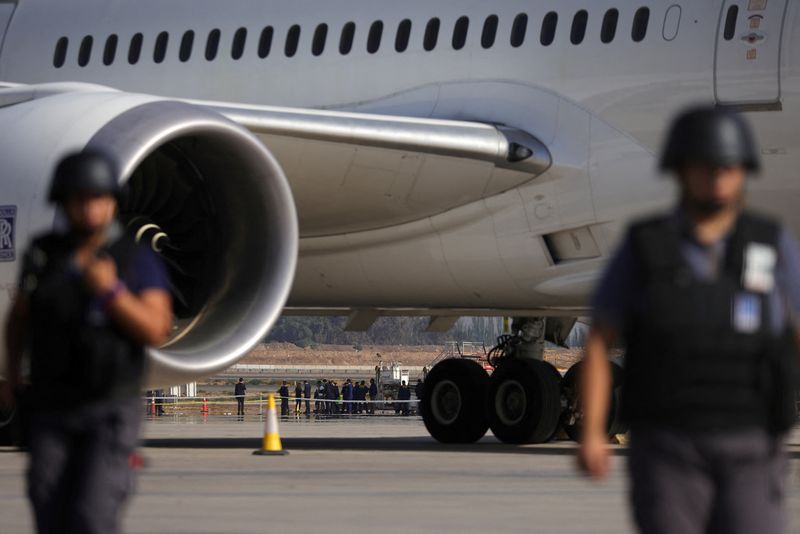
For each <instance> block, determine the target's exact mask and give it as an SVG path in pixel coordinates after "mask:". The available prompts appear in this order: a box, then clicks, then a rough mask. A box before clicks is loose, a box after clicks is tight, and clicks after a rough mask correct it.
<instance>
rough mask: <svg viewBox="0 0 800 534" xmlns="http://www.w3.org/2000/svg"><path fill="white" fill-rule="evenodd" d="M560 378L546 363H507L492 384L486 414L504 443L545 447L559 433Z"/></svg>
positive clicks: (515, 361)
mask: <svg viewBox="0 0 800 534" xmlns="http://www.w3.org/2000/svg"><path fill="white" fill-rule="evenodd" d="M560 393H561V375H560V374H559V373H558V371H557V370H556V369H555V367H553V366H552V365H550V364H549V363H547V362H544V361H539V360H518V359H505V360H504V361H503V362H501V363H500V365H499V366H498V368H497V370H495V372H494V374H492V377H491V379H490V380H489V394H488V395H487V398H488V406H487V408H488V409H487V413H488V415H489V426H490V427H491V429H492V432H493V433H494V435H495V436H496V437H497V438H498V439H499V440H500V441H503V442H505V443H542V442H545V441H548V440H550V439H551V438H552V437H553V436H554V435H555V433H556V431H557V430H558V424H559V416H560V414H561V396H560Z"/></svg>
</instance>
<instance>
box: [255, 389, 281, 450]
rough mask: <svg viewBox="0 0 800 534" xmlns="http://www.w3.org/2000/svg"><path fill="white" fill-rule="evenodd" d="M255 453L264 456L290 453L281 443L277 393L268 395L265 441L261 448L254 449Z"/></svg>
mask: <svg viewBox="0 0 800 534" xmlns="http://www.w3.org/2000/svg"><path fill="white" fill-rule="evenodd" d="M253 454H260V455H263V456H279V455H284V454H289V452H288V451H285V450H283V446H282V445H281V436H280V433H279V432H278V412H277V410H276V409H275V395H273V394H272V393H270V394H269V397H267V420H266V421H265V424H264V441H263V442H262V443H261V449H260V450H257V451H253Z"/></svg>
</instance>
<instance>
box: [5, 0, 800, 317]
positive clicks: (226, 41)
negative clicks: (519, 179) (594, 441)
mask: <svg viewBox="0 0 800 534" xmlns="http://www.w3.org/2000/svg"><path fill="white" fill-rule="evenodd" d="M734 4H736V5H739V4H741V6H740V11H739V12H738V16H737V17H736V19H735V21H734V24H733V28H732V29H733V34H732V35H731V33H730V28H729V27H728V26H730V25H729V24H728V18H729V13H730V12H729V9H730V7H731V5H734ZM746 4H747V2H731V1H729V0H715V1H702V2H694V1H692V2H679V3H676V2H675V1H674V0H668V1H666V0H658V1H650V2H619V1H615V2H612V1H608V0H593V1H592V2H587V1H585V0H584V1H578V0H559V1H558V2H555V1H521V0H514V1H511V0H507V1H503V2H493V3H487V2H463V1H455V0H452V1H450V0H447V1H444V0H441V1H437V2H423V1H417V0H413V1H407V2H375V1H367V0H349V1H347V2H311V1H302V2H290V3H287V2H265V1H263V0H239V1H235V2H212V1H209V0H173V1H171V2H168V3H165V2H162V1H156V0H139V1H135V2H133V1H131V2H108V1H107V0H81V1H74V2H69V3H68V4H67V3H63V2H51V1H43V0H42V1H38V0H27V1H24V2H20V3H19V5H18V6H16V10H14V11H13V16H11V18H10V23H9V25H8V28H7V31H6V33H5V38H4V41H3V45H2V50H1V51H0V80H3V81H7V82H15V83H25V84H36V83H46V82H55V81H81V82H91V83H96V84H101V85H105V86H108V87H112V88H115V89H118V90H121V91H129V92H141V93H149V94H156V95H162V96H168V97H174V98H178V99H188V100H194V101H218V102H235V103H238V104H252V105H270V106H288V107H295V108H315V109H334V110H341V111H354V112H367V113H380V114H386V115H398V116H409V117H430V118H441V119H454V120H469V121H474V122H483V123H489V124H503V125H507V126H510V127H513V128H517V129H519V130H522V131H524V132H528V133H530V134H531V135H533V136H535V137H536V138H537V139H539V140H540V141H541V142H542V143H544V144H545V145H546V146H547V148H548V150H549V151H550V153H551V156H552V160H553V164H552V166H551V168H550V169H549V170H548V171H547V172H545V173H544V174H543V175H541V176H538V177H536V178H535V179H532V180H528V181H525V182H524V183H522V184H521V185H513V186H511V187H509V188H507V189H505V190H503V191H502V192H499V193H495V192H493V193H492V194H491V195H488V194H482V192H481V191H480V190H479V189H480V188H479V187H478V188H477V189H476V192H475V193H474V194H473V193H471V194H469V195H465V196H464V199H465V200H464V202H463V204H461V205H459V206H457V207H451V206H449V205H448V206H444V205H442V207H441V209H440V210H439V211H436V209H435V206H434V209H433V211H434V213H427V214H426V215H425V216H420V217H415V215H414V214H415V211H414V209H413V206H414V199H415V198H417V197H420V196H424V195H429V194H433V193H440V192H441V191H445V192H447V191H453V194H454V195H458V194H459V189H460V188H462V187H463V188H469V187H473V188H476V186H475V185H474V184H471V183H470V180H472V179H473V175H472V173H473V171H475V169H473V168H472V167H469V166H463V165H459V164H458V163H457V162H450V163H451V164H442V165H441V170H440V172H439V174H438V176H439V182H438V184H436V187H437V188H439V190H438V191H433V192H432V191H431V187H432V186H431V185H430V183H429V182H424V183H422V182H421V181H415V177H416V176H418V174H419V167H417V166H415V165H416V163H415V162H414V161H408V160H405V159H402V158H401V156H398V161H396V162H393V163H392V164H391V165H388V164H387V163H386V162H385V161H381V162H379V163H374V162H371V160H370V154H369V151H368V150H364V151H360V152H358V153H357V154H356V155H351V156H350V157H349V159H347V160H346V161H335V160H334V159H332V160H331V161H324V162H319V161H317V162H313V161H311V162H310V161H307V160H306V159H304V158H303V157H302V150H300V149H298V147H297V145H293V144H291V143H287V142H286V141H285V140H284V139H281V138H278V137H271V136H262V138H263V140H264V143H265V144H266V146H267V147H269V148H270V150H272V151H273V153H274V154H275V155H276V157H277V158H278V160H279V161H280V162H281V164H282V166H283V167H284V169H285V170H286V173H287V175H288V177H289V180H290V183H291V185H292V190H293V194H294V196H295V201H296V203H297V206H298V211H299V218H300V233H301V242H300V260H299V266H298V271H297V275H296V279H295V285H294V289H293V291H292V295H291V297H290V300H289V304H288V305H289V306H290V307H296V308H301V309H310V308H341V309H353V308H394V309H409V310H426V309H449V310H460V312H464V313H467V312H468V311H469V310H486V311H489V312H492V311H494V312H497V311H503V312H506V311H507V312H513V311H515V310H516V311H529V312H531V313H534V312H536V313H545V314H553V313H556V314H558V313H562V314H572V315H577V314H581V313H583V312H584V311H585V309H586V306H587V296H588V294H589V292H590V291H591V287H592V285H593V283H594V282H595V280H596V278H597V275H598V272H599V271H600V269H601V268H602V265H603V264H604V262H605V261H606V259H607V258H608V256H609V254H611V253H612V251H613V247H614V244H615V243H616V241H617V239H618V238H619V235H620V232H621V228H622V227H623V223H624V222H625V221H626V220H628V219H629V218H630V217H631V216H634V215H635V214H637V213H641V212H643V211H646V210H651V209H656V208H665V207H667V206H669V205H670V204H671V203H672V202H673V188H672V184H671V181H670V180H668V179H663V178H661V177H659V175H658V172H657V159H658V152H659V147H660V144H661V140H662V136H663V134H664V130H665V127H666V125H667V124H668V122H669V118H670V117H671V116H672V115H673V114H674V112H675V111H676V110H678V109H680V108H681V107H683V106H685V105H687V104H689V103H695V102H706V103H711V102H716V103H719V104H723V105H731V106H737V107H739V108H741V109H744V110H746V111H747V116H748V118H749V119H750V120H751V121H752V122H753V124H754V126H755V128H756V131H757V134H758V137H759V140H760V143H761V145H762V154H763V158H764V169H765V170H764V177H763V179H761V180H759V181H755V182H753V184H752V187H751V188H750V191H749V197H750V202H751V203H752V204H753V205H755V206H756V207H758V208H761V209H768V210H770V211H772V212H774V213H777V214H779V215H780V216H781V217H783V218H784V220H785V221H787V223H789V224H790V226H791V227H792V229H793V230H794V231H795V232H800V214H799V213H798V211H797V210H796V209H795V208H794V206H795V203H796V201H797V198H798V187H797V185H796V184H795V177H794V173H795V172H796V169H798V168H800V146H798V140H797V137H796V136H795V135H793V133H794V132H796V125H797V124H798V122H797V121H798V119H799V118H800V5H798V4H797V3H794V2H788V1H784V0H772V1H770V2H768V3H767V5H766V7H765V8H764V9H763V10H758V11H754V12H749V11H748V10H747V5H746ZM10 7H13V4H0V25H1V24H2V22H3V11H2V10H3V9H7V11H6V12H7V13H8V14H10V13H11V12H12V9H9V8H10ZM612 10H616V16H615V15H614V14H613V12H612ZM645 10H646V11H645ZM582 13H583V14H582ZM584 14H585V23H584V22H583V21H584ZM523 15H524V16H523ZM493 17H496V18H493ZM754 17H756V18H757V17H760V18H758V21H757V22H754V20H755V19H754ZM615 18H616V23H614V22H613V20H614V19H615ZM465 21H467V22H465ZM351 31H352V38H351V37H350V34H351ZM190 32H191V33H190ZM606 41H607V42H606ZM462 42H463V44H462ZM375 198H381V199H383V200H381V202H385V203H386V206H385V208H384V207H382V205H381V204H378V205H377V206H378V208H379V209H374V208H375V206H376V204H375V201H374V200H373V199H375ZM332 204H333V205H332ZM371 207H372V208H373V209H372V211H370V210H371ZM390 209H391V210H393V213H395V214H396V215H397V220H400V221H401V222H392V223H388V222H385V221H384V219H382V218H381V214H380V212H385V211H387V210H390ZM373 212H376V213H375V214H374V217H372V218H371V214H372V213H373ZM348 214H353V217H352V220H348Z"/></svg>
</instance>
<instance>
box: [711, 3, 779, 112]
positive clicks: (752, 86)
mask: <svg viewBox="0 0 800 534" xmlns="http://www.w3.org/2000/svg"><path fill="white" fill-rule="evenodd" d="M786 3H787V0H725V2H724V3H723V6H722V12H721V13H720V22H719V30H718V35H717V47H716V61H715V70H714V85H715V94H716V100H717V103H719V104H729V105H734V104H741V105H748V104H749V105H757V104H764V105H766V106H771V105H773V106H779V102H780V96H781V94H780V48H781V33H782V31H783V19H784V14H785V11H786Z"/></svg>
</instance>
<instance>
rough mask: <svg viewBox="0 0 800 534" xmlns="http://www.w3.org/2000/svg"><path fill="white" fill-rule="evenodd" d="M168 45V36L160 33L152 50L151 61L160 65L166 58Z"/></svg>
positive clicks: (165, 33)
mask: <svg viewBox="0 0 800 534" xmlns="http://www.w3.org/2000/svg"><path fill="white" fill-rule="evenodd" d="M168 43H169V34H168V33H167V32H161V33H159V34H158V37H156V46H155V48H153V61H155V62H156V63H161V62H162V61H164V58H165V57H167V44H168Z"/></svg>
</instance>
